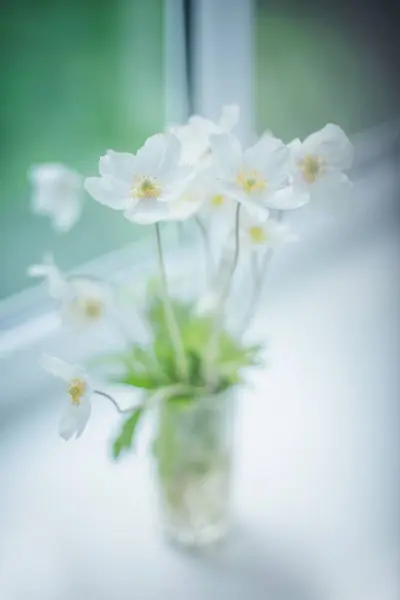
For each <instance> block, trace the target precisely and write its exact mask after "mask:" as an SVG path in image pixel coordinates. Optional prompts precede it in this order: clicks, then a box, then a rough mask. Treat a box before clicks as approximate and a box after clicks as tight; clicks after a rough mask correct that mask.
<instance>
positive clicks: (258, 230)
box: [249, 225, 267, 244]
mask: <svg viewBox="0 0 400 600" xmlns="http://www.w3.org/2000/svg"><path fill="white" fill-rule="evenodd" d="M249 234H250V237H251V240H252V241H253V242H254V243H255V244H262V243H263V242H266V241H267V234H266V233H265V231H264V229H263V228H262V227H260V226H257V225H254V226H253V227H250V229H249Z"/></svg>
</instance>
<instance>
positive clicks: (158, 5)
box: [0, 0, 164, 298]
mask: <svg viewBox="0 0 400 600" xmlns="http://www.w3.org/2000/svg"><path fill="white" fill-rule="evenodd" d="M0 40H1V41H0V52H1V57H2V60H3V68H2V70H1V73H0V90H1V105H0V128H1V160H0V177H1V182H2V184H1V191H0V254H1V256H2V277H1V282H0V298H1V297H6V296H9V295H10V294H12V293H14V292H17V291H20V290H22V289H24V288H26V287H28V286H29V285H32V282H31V281H30V280H29V279H28V278H27V277H26V268H27V266H28V265H29V264H31V263H32V262H37V261H40V260H41V259H42V257H43V254H44V253H45V252H47V251H49V250H51V251H53V252H54V255H55V259H56V261H57V262H58V263H59V264H60V266H61V267H62V268H70V267H72V266H75V265H78V264H80V263H82V262H84V261H86V260H88V259H91V258H92V257H95V256H97V255H99V254H102V253H105V252H107V251H109V250H111V249H114V248H118V247H120V246H122V245H124V244H125V243H127V242H130V241H132V240H134V239H135V238H137V237H138V236H143V235H146V234H147V232H148V230H147V228H140V227H134V226H132V224H130V223H128V222H127V221H125V220H124V219H123V218H122V217H121V214H119V213H114V212H113V211H110V210H108V209H106V208H104V207H102V206H100V205H99V204H97V203H96V202H94V201H93V200H92V199H91V198H89V196H87V195H86V196H85V206H84V211H83V217H82V219H81V222H80V223H78V225H76V226H75V227H74V228H73V229H72V230H71V231H70V232H69V233H67V234H62V235H57V234H56V233H55V232H54V231H53V230H52V228H51V225H50V221H49V220H48V219H47V218H46V217H39V216H34V215H32V213H31V212H30V203H29V187H28V182H27V177H26V175H27V169H28V168H29V166H30V165H31V164H32V163H41V162H63V163H66V164H68V165H69V166H71V167H72V168H75V169H77V170H78V171H80V172H81V173H82V174H83V175H95V174H96V173H97V167H98V159H99V157H100V155H101V154H104V152H105V151H106V150H107V149H108V148H112V149H114V150H120V151H135V150H136V149H137V148H138V147H139V146H140V145H141V144H142V143H143V141H144V140H145V139H146V137H147V136H149V135H150V134H152V133H155V132H157V131H159V130H160V129H162V128H163V126H164V90H163V87H164V82H163V79H164V75H163V43H164V42H163V0H146V2H136V1H130V0H114V1H113V2H110V0H52V1H51V0H20V1H19V2H14V1H13V0H6V1H5V2H3V3H2V18H1V23H0Z"/></svg>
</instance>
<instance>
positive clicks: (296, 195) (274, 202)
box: [266, 186, 310, 210]
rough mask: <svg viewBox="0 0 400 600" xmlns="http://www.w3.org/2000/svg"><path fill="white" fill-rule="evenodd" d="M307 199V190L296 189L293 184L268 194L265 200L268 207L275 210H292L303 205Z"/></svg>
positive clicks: (308, 196) (308, 199)
mask: <svg viewBox="0 0 400 600" xmlns="http://www.w3.org/2000/svg"><path fill="white" fill-rule="evenodd" d="M309 201H310V195H309V193H308V191H305V190H303V189H297V188H295V187H293V186H287V187H285V188H283V189H282V190H278V191H277V192H275V194H273V195H272V196H270V197H269V198H268V199H267V200H266V203H267V205H268V206H269V208H274V209H277V210H294V209H296V208H300V207H301V206H304V205H305V204H307V203H308V202H309Z"/></svg>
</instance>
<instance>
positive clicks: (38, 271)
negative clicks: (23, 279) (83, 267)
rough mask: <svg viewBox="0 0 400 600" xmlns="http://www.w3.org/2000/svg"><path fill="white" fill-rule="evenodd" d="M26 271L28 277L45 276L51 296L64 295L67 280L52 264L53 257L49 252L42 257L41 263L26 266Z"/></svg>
mask: <svg viewBox="0 0 400 600" xmlns="http://www.w3.org/2000/svg"><path fill="white" fill-rule="evenodd" d="M27 273H28V276H29V277H45V278H46V279H47V285H48V289H49V294H50V296H51V297H52V298H57V299H60V298H62V297H63V296H64V295H65V293H66V290H67V287H68V284H67V280H66V279H65V277H64V275H63V274H62V273H61V271H60V269H59V268H58V267H57V265H55V264H54V260H53V257H52V256H51V255H50V254H49V255H47V256H45V257H44V260H43V263H42V264H38V265H31V266H30V267H28V271H27Z"/></svg>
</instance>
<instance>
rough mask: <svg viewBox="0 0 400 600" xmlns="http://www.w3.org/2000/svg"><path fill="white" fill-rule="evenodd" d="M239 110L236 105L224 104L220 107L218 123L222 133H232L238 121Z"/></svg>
mask: <svg viewBox="0 0 400 600" xmlns="http://www.w3.org/2000/svg"><path fill="white" fill-rule="evenodd" d="M239 115H240V108H239V106H238V105H237V104H226V105H225V106H223V107H222V114H221V118H220V120H219V122H218V125H219V127H220V128H221V129H222V130H223V131H232V129H233V128H234V127H235V125H237V123H238V121H239Z"/></svg>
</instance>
